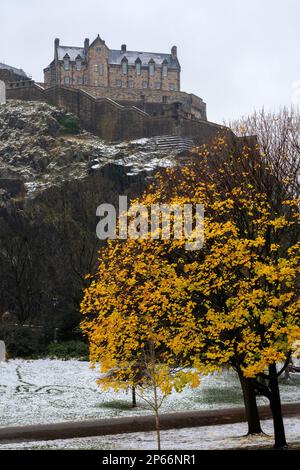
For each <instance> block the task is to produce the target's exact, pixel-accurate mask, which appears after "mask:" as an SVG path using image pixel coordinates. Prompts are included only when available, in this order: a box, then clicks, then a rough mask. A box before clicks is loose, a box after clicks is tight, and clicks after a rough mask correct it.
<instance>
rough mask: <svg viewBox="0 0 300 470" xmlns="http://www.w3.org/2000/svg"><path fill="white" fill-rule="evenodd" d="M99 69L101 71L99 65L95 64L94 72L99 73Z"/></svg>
mask: <svg viewBox="0 0 300 470" xmlns="http://www.w3.org/2000/svg"><path fill="white" fill-rule="evenodd" d="M98 69H99V67H98V64H95V65H94V71H95V72H98Z"/></svg>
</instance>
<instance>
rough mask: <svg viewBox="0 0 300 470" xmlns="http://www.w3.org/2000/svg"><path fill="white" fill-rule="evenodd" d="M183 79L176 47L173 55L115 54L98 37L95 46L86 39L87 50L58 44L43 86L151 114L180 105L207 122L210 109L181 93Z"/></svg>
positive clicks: (186, 112) (118, 51) (127, 51)
mask: <svg viewBox="0 0 300 470" xmlns="http://www.w3.org/2000/svg"><path fill="white" fill-rule="evenodd" d="M180 74H181V67H180V63H179V60H178V57H177V47H176V46H173V47H172V49H171V51H170V53H168V54H167V53H155V52H153V53H152V52H138V51H129V50H127V47H126V45H125V44H123V45H122V46H121V48H120V49H119V50H114V49H109V47H108V46H107V45H106V43H105V41H104V40H103V39H101V38H100V36H99V35H98V36H97V37H96V39H95V40H94V41H93V42H92V43H90V40H89V39H85V41H84V45H83V47H73V46H63V45H61V44H60V40H59V39H55V41H54V59H53V61H52V62H51V63H50V65H49V66H48V67H47V68H45V69H44V86H45V88H50V87H55V86H59V87H71V88H77V89H82V90H84V91H86V92H88V93H89V94H91V95H93V96H94V97H96V98H110V99H112V100H114V101H116V102H118V103H120V104H124V105H128V104H130V105H133V106H137V107H139V108H140V109H142V110H144V111H146V112H148V113H150V114H157V113H161V112H163V108H162V107H163V106H165V107H166V106H171V105H172V106H174V105H175V104H178V105H179V106H180V107H181V109H182V111H183V112H184V113H185V114H186V115H187V116H189V117H191V118H196V119H203V120H206V119H207V118H206V104H205V103H204V102H203V100H202V99H201V98H199V97H198V96H196V95H194V94H188V93H185V92H182V91H181V90H180ZM164 109H165V108H164Z"/></svg>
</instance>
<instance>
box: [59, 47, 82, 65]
mask: <svg viewBox="0 0 300 470" xmlns="http://www.w3.org/2000/svg"><path fill="white" fill-rule="evenodd" d="M57 54H58V60H63V59H64V57H65V56H66V55H68V56H69V58H70V60H71V61H72V62H74V61H75V60H76V58H77V57H78V56H81V58H82V59H83V60H85V52H84V48H83V47H69V46H59V47H58V48H57Z"/></svg>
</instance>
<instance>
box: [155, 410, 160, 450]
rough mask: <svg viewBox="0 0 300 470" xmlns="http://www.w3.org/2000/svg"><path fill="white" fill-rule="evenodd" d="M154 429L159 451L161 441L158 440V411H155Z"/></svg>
mask: <svg viewBox="0 0 300 470" xmlns="http://www.w3.org/2000/svg"><path fill="white" fill-rule="evenodd" d="M155 427H156V436H157V450H161V440H160V422H159V414H158V411H157V410H156V411H155Z"/></svg>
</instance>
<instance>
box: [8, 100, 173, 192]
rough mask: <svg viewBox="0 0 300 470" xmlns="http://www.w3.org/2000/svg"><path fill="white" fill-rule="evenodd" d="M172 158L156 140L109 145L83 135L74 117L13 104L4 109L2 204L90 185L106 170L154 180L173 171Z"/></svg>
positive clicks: (36, 106) (27, 104)
mask: <svg viewBox="0 0 300 470" xmlns="http://www.w3.org/2000/svg"><path fill="white" fill-rule="evenodd" d="M174 157H175V155H174V154H173V155H171V156H170V155H169V152H167V151H162V150H157V149H156V148H155V145H154V141H153V139H141V140H139V141H135V142H124V143H118V144H115V145H109V144H107V143H105V142H103V141H101V140H100V139H99V138H97V137H95V136H93V135H91V134H89V133H87V132H81V131H80V128H79V123H78V121H77V118H75V117H74V116H71V115H69V114H67V113H65V112H64V111H61V110H59V109H57V108H54V107H51V106H49V105H47V104H44V103H39V102H23V101H9V102H8V104H7V105H5V106H2V107H0V197H2V201H3V200H5V199H7V198H9V197H15V196H16V193H17V192H18V189H17V188H19V190H20V193H22V195H23V196H24V197H30V198H32V197H34V196H35V195H37V194H38V193H40V192H41V191H45V190H47V189H50V188H53V187H57V186H61V185H62V184H64V183H66V182H74V181H76V180H77V181H80V180H83V179H84V180H86V178H88V177H89V175H92V174H93V173H95V172H101V171H102V170H104V169H105V167H110V168H111V169H112V168H113V167H118V168H119V171H122V170H123V172H124V174H126V175H128V176H129V177H130V176H134V175H138V174H140V173H143V174H148V173H149V174H151V173H152V172H153V170H154V169H157V168H159V167H165V166H169V165H173V164H174V162H175V158H174ZM115 169H116V168H115ZM112 172H113V169H112ZM9 181H10V182H11V184H10V185H9ZM14 181H15V184H14V183H13V182H14ZM1 182H2V183H1ZM17 182H18V184H17ZM22 183H23V186H22Z"/></svg>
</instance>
